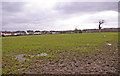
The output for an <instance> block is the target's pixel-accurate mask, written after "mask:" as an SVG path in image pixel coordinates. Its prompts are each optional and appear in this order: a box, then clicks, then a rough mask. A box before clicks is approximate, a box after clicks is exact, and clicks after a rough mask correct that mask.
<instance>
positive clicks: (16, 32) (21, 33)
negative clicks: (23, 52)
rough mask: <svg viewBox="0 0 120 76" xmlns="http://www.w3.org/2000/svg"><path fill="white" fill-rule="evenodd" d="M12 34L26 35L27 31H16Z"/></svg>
mask: <svg viewBox="0 0 120 76" xmlns="http://www.w3.org/2000/svg"><path fill="white" fill-rule="evenodd" d="M12 35H14V36H20V35H26V32H25V31H14V32H12Z"/></svg>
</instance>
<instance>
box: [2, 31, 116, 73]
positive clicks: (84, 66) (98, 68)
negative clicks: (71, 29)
mask: <svg viewBox="0 0 120 76" xmlns="http://www.w3.org/2000/svg"><path fill="white" fill-rule="evenodd" d="M117 44H118V33H80V34H54V35H29V36H14V37H2V59H3V60H2V73H3V74H21V73H26V74H38V73H39V74H74V73H80V74H83V73H85V74H86V73H90V74H91V73H95V74H97V73H107V72H113V73H116V71H117V62H118V61H117V57H118V56H117V55H118V53H117V51H118V47H117ZM41 54H46V55H41ZM19 55H22V56H23V57H22V58H24V59H21V61H20V59H19V57H17V56H19Z"/></svg>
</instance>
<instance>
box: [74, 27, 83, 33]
mask: <svg viewBox="0 0 120 76" xmlns="http://www.w3.org/2000/svg"><path fill="white" fill-rule="evenodd" d="M74 32H75V33H82V31H81V30H78V29H77V28H75V30H74Z"/></svg>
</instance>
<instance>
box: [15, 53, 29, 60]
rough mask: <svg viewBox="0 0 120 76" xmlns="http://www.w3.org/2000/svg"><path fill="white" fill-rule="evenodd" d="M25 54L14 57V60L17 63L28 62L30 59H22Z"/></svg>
mask: <svg viewBox="0 0 120 76" xmlns="http://www.w3.org/2000/svg"><path fill="white" fill-rule="evenodd" d="M24 56H25V54H20V55H16V56H15V59H18V60H19V62H23V61H25V60H27V61H29V60H30V59H27V58H24Z"/></svg>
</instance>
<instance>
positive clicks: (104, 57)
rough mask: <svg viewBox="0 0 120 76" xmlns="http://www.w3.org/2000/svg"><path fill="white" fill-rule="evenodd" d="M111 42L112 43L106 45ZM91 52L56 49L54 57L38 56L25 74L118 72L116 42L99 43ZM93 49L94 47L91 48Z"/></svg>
mask: <svg viewBox="0 0 120 76" xmlns="http://www.w3.org/2000/svg"><path fill="white" fill-rule="evenodd" d="M106 43H111V44H112V45H107V44H106ZM98 48H99V49H100V50H97V51H93V52H80V51H78V50H77V51H69V52H68V51H67V50H66V51H58V52H55V53H54V54H56V57H55V58H48V59H47V60H44V58H39V59H38V60H36V62H34V63H32V66H30V68H29V70H27V71H26V72H23V73H26V74H107V73H117V72H118V46H117V42H115V41H110V42H105V43H103V44H101V45H100V46H99V47H98ZM93 50H95V49H93Z"/></svg>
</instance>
